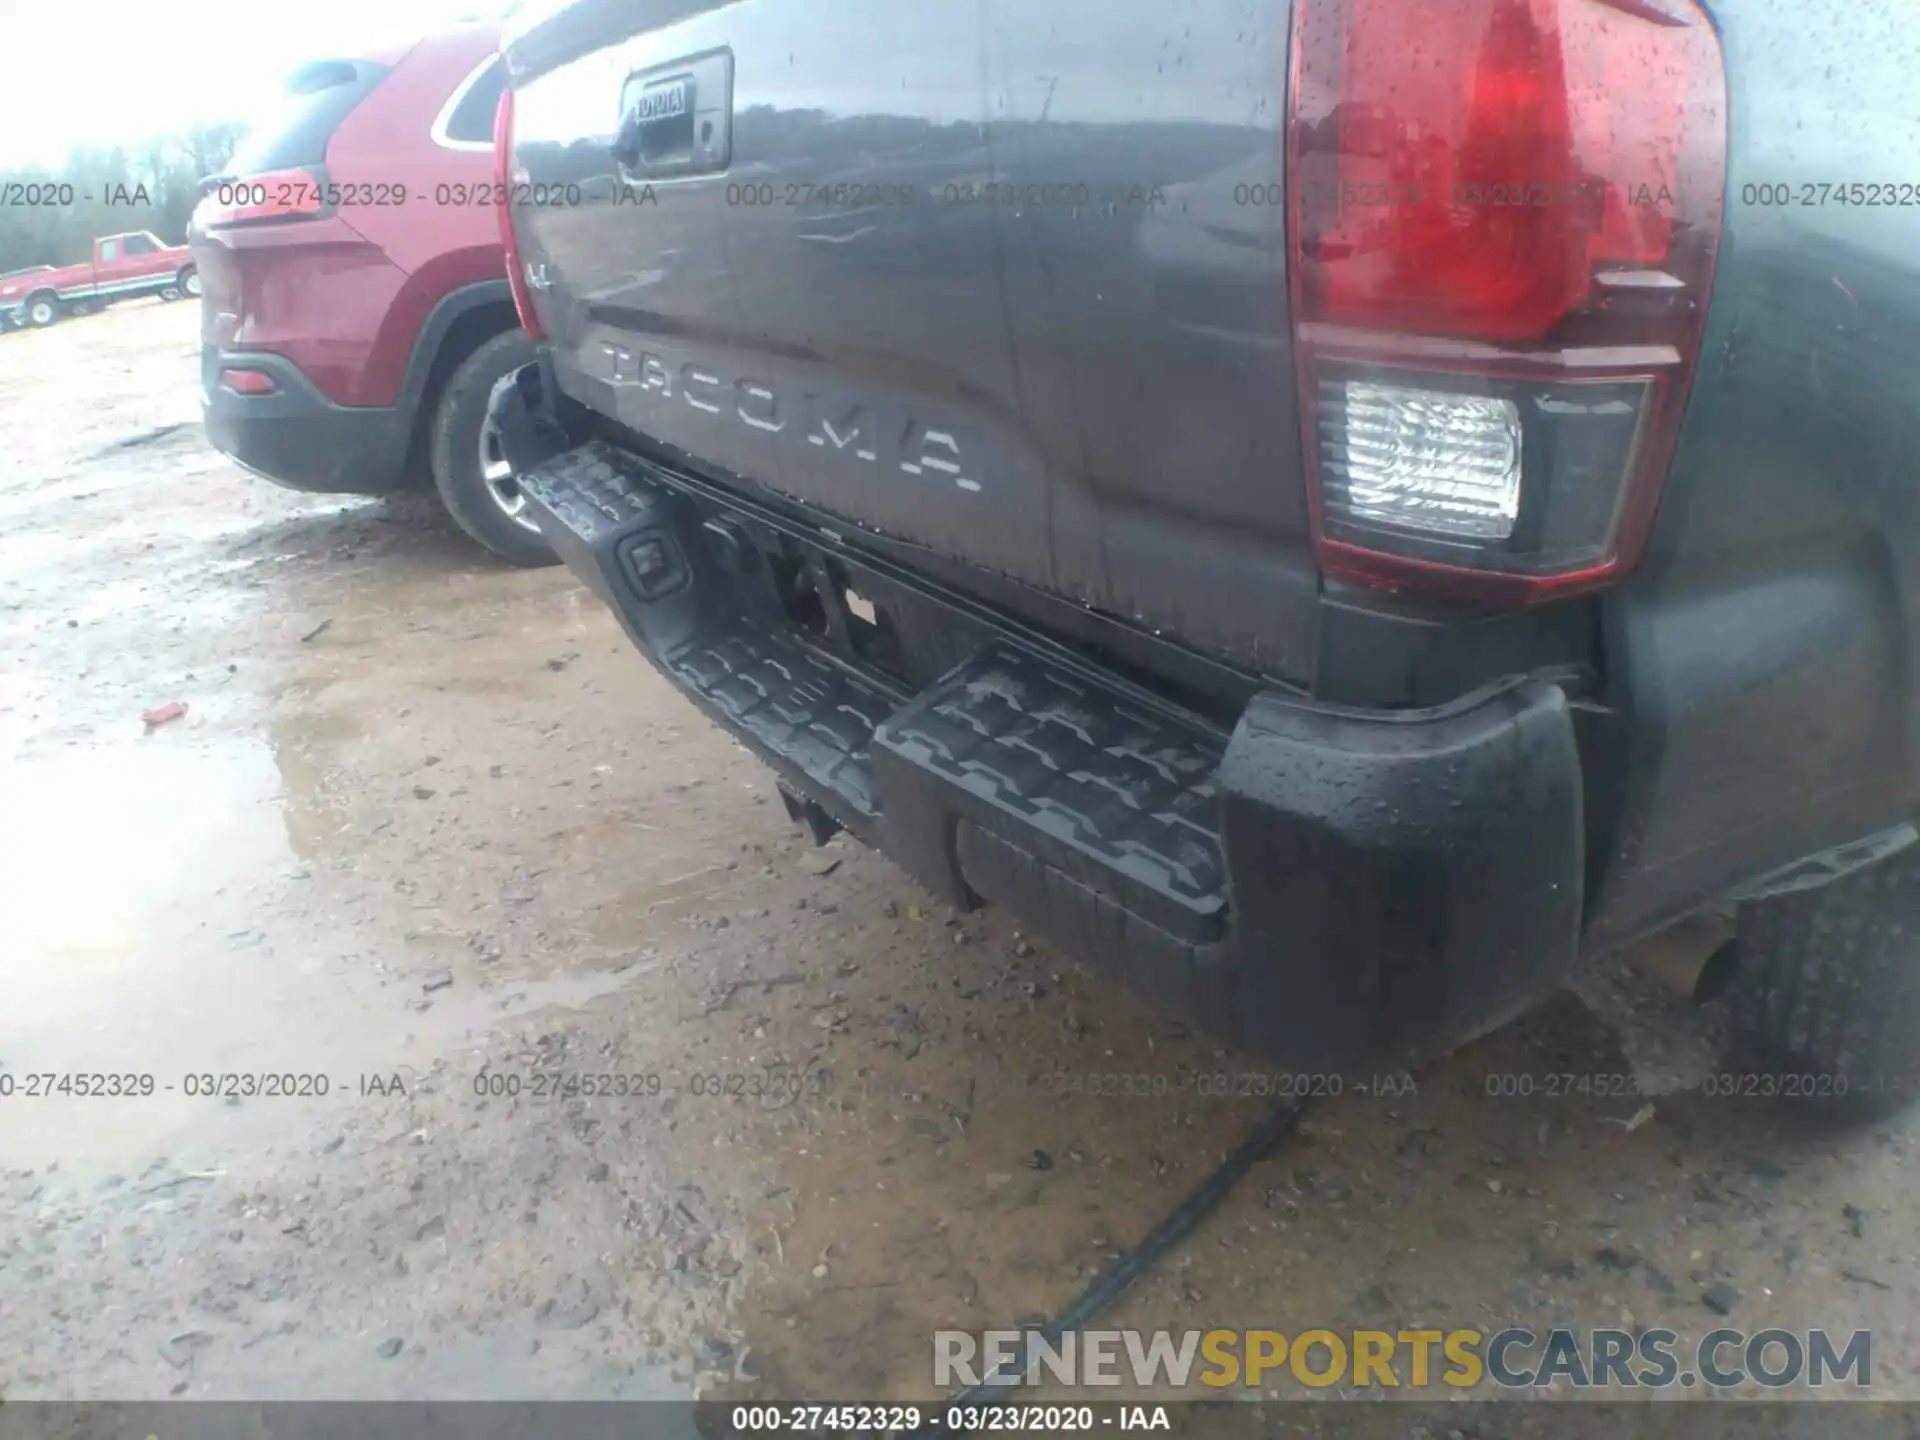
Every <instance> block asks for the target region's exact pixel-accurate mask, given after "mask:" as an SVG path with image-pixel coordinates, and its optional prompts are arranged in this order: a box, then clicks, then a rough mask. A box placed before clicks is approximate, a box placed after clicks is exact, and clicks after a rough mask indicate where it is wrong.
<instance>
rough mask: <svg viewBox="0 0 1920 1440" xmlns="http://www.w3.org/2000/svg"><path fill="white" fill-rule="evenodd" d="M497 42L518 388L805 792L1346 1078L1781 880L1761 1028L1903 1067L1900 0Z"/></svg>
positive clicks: (658, 605) (605, 593)
mask: <svg viewBox="0 0 1920 1440" xmlns="http://www.w3.org/2000/svg"><path fill="white" fill-rule="evenodd" d="M505 53H506V64H507V68H508V72H509V76H510V84H509V90H508V93H507V95H506V97H505V99H504V100H503V103H502V106H501V114H500V117H499V124H498V134H497V147H496V149H497V154H496V166H497V180H498V191H499V193H498V198H499V200H500V201H501V202H502V209H503V222H504V224H505V226H506V230H507V234H508V237H509V244H508V259H509V265H510V268H511V278H512V280H513V283H514V287H515V290H516V295H517V299H518V302H519V306H520V313H521V316H522V320H523V323H524V324H525V325H526V327H527V329H528V330H529V331H530V332H531V333H532V334H533V335H534V337H535V339H537V340H539V341H540V342H541V343H542V345H543V350H542V352H541V358H540V360H539V361H538V363H537V364H535V365H531V366H529V367H527V368H526V369H525V370H522V371H520V372H518V373H517V374H515V375H513V376H510V377H509V378H508V379H507V380H505V381H503V382H502V384H501V385H500V386H499V388H498V389H496V391H495V393H494V396H493V403H492V410H491V415H492V419H493V421H494V423H495V425H496V426H497V428H498V429H499V430H500V432H501V434H502V436H503V437H504V438H505V443H506V444H507V446H508V450H509V456H510V458H511V459H512V460H513V462H514V465H515V467H516V472H517V474H518V476H519V484H520V486H521V488H522V489H523V491H524V492H525V494H526V495H527V497H528V499H529V501H530V503H531V507H532V510H533V513H534V514H535V515H536V516H537V519H538V522H539V525H540V527H541V529H542V530H543V531H544V532H545V533H546V534H547V535H548V536H549V537H550V538H551V539H552V540H553V542H554V544H555V545H556V546H557V547H558V548H559V550H560V551H561V553H562V554H563V556H564V557H565V558H566V559H567V561H568V563H569V564H571V565H572V566H573V567H574V568H575V569H576V570H577V571H578V572H579V574H580V575H581V576H582V577H583V578H584V579H585V580H586V582H587V583H588V584H590V585H591V586H592V587H593V588H594V590H595V591H596V592H597V593H598V594H599V595H600V596H601V597H602V598H603V599H604V600H605V601H606V603H607V604H608V605H609V606H611V607H612V609H613V610H614V611H615V613H616V614H617V615H618V616H619V618H620V621H621V623H622V624H623V625H624V627H625V629H626V630H627V632H628V634H629V635H630V636H631V637H632V639H633V641H634V643H635V644H636V645H637V646H638V647H639V649H640V650H641V651H642V652H643V653H644V654H645V655H646V657H647V658H648V659H649V660H650V661H651V662H652V663H653V664H654V665H656V666H657V667H658V668H659V669H660V671H661V672H662V673H663V674H664V675H665V676H666V677H667V678H668V679H669V680H670V681H672V683H673V684H674V685H676V686H677V687H678V688H679V689H680V690H682V691H683V692H684V693H685V694H686V695H687V696H688V697H689V698H690V699H691V700H692V701H693V702H694V703H695V704H697V705H698V706H699V707H700V708H701V709H702V710H704V711H705V712H706V713H707V714H708V715H709V716H710V717H711V718H712V719H713V720H714V721H715V722H716V723H718V724H720V725H722V726H724V727H725V728H727V729H728V730H729V731H731V732H732V733H734V734H735V735H737V736H738V737H739V738H740V739H741V740H742V741H744V742H745V743H746V744H748V745H749V746H750V747H752V749H753V750H754V751H755V752H756V753H757V754H759V755H760V756H761V757H762V758H764V760H765V761H766V762H767V763H768V764H769V765H770V766H771V767H772V769H773V770H774V772H775V774H776V776H777V778H778V783H779V786H780V789H781V792H782V794H783V795H784V797H785V798H786V801H787V804H788V807H789V809H790V811H791V813H792V814H793V815H794V817H795V818H796V820H798V821H803V822H805V823H806V824H808V825H809V826H811V827H812V828H813V830H814V832H815V834H816V835H819V836H821V837H825V836H826V835H829V834H831V833H832V832H833V831H834V830H835V829H837V828H845V829H847V830H850V831H852V832H853V833H854V834H855V835H857V836H859V837H860V838H861V839H862V840H864V841H867V842H868V843H871V844H873V845H876V846H878V847H880V848H881V849H883V850H884V851H885V852H886V853H887V854H889V855H890V856H892V857H893V858H894V859H895V860H896V861H897V862H898V863H899V864H900V865H901V866H903V867H904V868H905V869H906V870H908V871H909V872H911V873H912V874H913V875H914V876H915V877H917V878H918V879H919V880H920V881H921V882H923V883H924V884H925V885H926V886H928V887H929V888H930V889H931V890H933V891H935V892H937V893H938V894H939V895H940V896H942V897H944V898H945V899H946V900H948V901H950V902H951V903H952V904H954V905H956V906H961V907H973V906H977V905H980V904H982V903H991V904H995V905H1000V906H1004V907H1006V908H1007V909H1008V910H1010V911H1012V912H1013V913H1014V914H1016V915H1017V916H1018V917H1019V918H1020V920H1021V922H1022V923H1023V924H1025V925H1027V926H1028V927H1030V928H1031V929H1032V930H1034V931H1036V932H1038V933H1040V934H1043V935H1046V936H1048V937H1050V938H1051V939H1052V940H1054V941H1055V942H1056V943H1058V944H1059V945H1060V946H1061V947H1063V948H1064V949H1066V950H1067V951H1069V952H1071V953H1073V954H1075V955H1078V956H1080V957H1084V958H1085V959H1087V960H1089V961H1091V962H1094V963H1097V964H1101V965H1104V966H1107V967H1109V968H1110V969H1111V971H1112V972H1113V973H1114V974H1115V975H1117V976H1119V977H1121V978H1123V979H1124V980H1125V981H1127V982H1129V983H1131V984H1132V985H1134V986H1136V987H1138V989H1139V990H1141V991H1142V992H1144V993H1145V994H1146V995H1148V996H1149V997H1151V998H1152V999H1153V1000H1154V1001H1155V1002H1156V1003H1159V1004H1163V1005H1165V1006H1167V1007H1169V1008H1174V1009H1178V1010H1180V1011H1182V1012H1184V1013H1186V1014H1189V1015H1191V1016H1193V1017H1195V1018H1196V1019H1198V1020H1199V1021H1200V1022H1201V1023H1202V1024H1204V1025H1206V1026H1209V1027H1211V1028H1213V1029H1214V1030H1216V1031H1217V1032H1219V1033H1220V1034H1221V1035H1223V1036H1226V1037H1229V1038H1230V1039H1231V1040H1232V1041H1233V1042H1235V1043H1237V1044H1239V1045H1241V1046H1245V1047H1247V1048H1249V1049H1250V1050H1253V1051H1256V1052H1260V1053H1262V1054H1265V1055H1267V1056H1270V1057H1273V1058H1274V1059H1276V1060H1277V1061H1280V1062H1282V1063H1285V1064H1288V1065H1292V1066H1297V1067H1300V1068H1301V1069H1302V1070H1328V1069H1331V1068H1335V1067H1342V1066H1348V1065H1356V1064H1360V1063H1363V1062H1369V1061H1371V1062H1377V1061H1379V1060H1381V1059H1383V1058H1385V1057H1389V1056H1391V1057H1403V1058H1404V1057H1410V1056H1419V1055H1425V1054H1432V1053H1435V1052H1437V1051H1439V1050H1441V1049H1443V1048H1445V1047H1448V1046H1451V1045H1453V1044H1456V1043H1458V1042H1460V1041H1462V1040H1464V1039H1466V1038H1468V1037H1470V1036H1472V1035H1474V1034H1477V1033H1480V1032H1482V1031H1485V1030H1486V1029H1488V1028H1490V1027H1492V1026H1494V1025H1496V1024H1498V1023H1500V1022H1501V1021H1503V1020H1505V1019H1507V1018H1508V1017H1511V1016H1513V1015H1515V1014H1517V1013H1519V1012H1520V1011H1522V1010H1523V1009H1525V1008H1526V1007H1527V1006H1529V1005H1531V1004H1533V1003H1534V1002H1536V1001H1537V1000H1539V999H1541V998H1542V997H1543V996H1545V995H1547V994H1548V993H1550V992H1551V991H1553V990H1554V989H1555V988H1556V987H1558V986H1560V985H1561V984H1562V983H1563V982H1565V981H1566V980H1567V979H1568V977H1569V976H1570V975H1572V974H1573V973H1575V972H1576V970H1577V969H1579V968H1580V967H1582V966H1585V965H1589V964H1593V963H1601V962H1604V961H1605V960H1606V959H1607V958H1608V957H1610V956H1613V955H1616V954H1617V953H1618V952H1620V950H1621V949H1622V947H1623V946H1625V945H1626V944H1627V943H1628V942H1630V941H1633V940H1636V939H1638V938H1641V937H1645V936H1648V935H1650V934H1652V933H1654V932H1656V931H1659V930H1661V929H1663V928H1664V927H1666V926H1668V925H1670V924H1672V923H1673V922H1675V921H1676V920H1679V919H1681V918H1683V917H1686V916H1689V915H1691V914H1694V913H1696V912H1700V911H1703V910H1722V911H1729V912H1733V911H1737V919H1738V939H1737V940H1735V941H1733V942H1732V943H1731V944H1730V945H1728V946H1727V947H1724V948H1723V949H1722V950H1721V952H1719V954H1718V955H1717V956H1716V959H1715V962H1714V965H1713V966H1712V967H1711V968H1712V970H1713V972H1714V975H1715V977H1716V978H1715V983H1717V984H1719V985H1722V986H1724V987H1725V990H1724V993H1725V994H1727V995H1728V996H1729V997H1730V1003H1731V1006H1732V1009H1733V1012H1734V1014H1735V1016H1736V1019H1737V1021H1738V1025H1739V1027H1740V1029H1741V1031H1742V1033H1743V1035H1744V1037H1745V1042H1746V1044H1745V1051H1746V1054H1747V1057H1748V1058H1749V1060H1750V1061H1751V1068H1750V1069H1749V1070H1747V1071H1745V1072H1743V1073H1746V1074H1748V1075H1750V1076H1754V1077H1758V1083H1759V1086H1760V1088H1761V1089H1762V1090H1763V1091H1764V1092H1765V1093H1777V1094H1781V1095H1790V1096H1803V1097H1806V1098H1810V1099H1815V1100H1829V1099H1832V1100H1843V1101H1845V1102H1847V1106H1848V1107H1853V1106H1858V1105H1864V1106H1866V1107H1867V1108H1870V1109H1882V1108H1885V1107H1887V1106H1890V1105H1893V1104H1897V1103H1898V1102H1900V1101H1902V1100H1905V1099H1907V1098H1908V1095H1909V1091H1910V1089H1911V1087H1912V1086H1913V1084H1914V1083H1915V1081H1916V1077H1920V979H1917V978H1916V977H1920V848H1910V847H1912V842H1913V841H1914V840H1915V838H1916V832H1915V828H1914V825H1913V815H1914V799H1915V793H1916V778H1917V776H1916V765H1917V764H1920V750H1917V749H1916V740H1920V735H1917V734H1916V724H1917V723H1920V709H1917V707H1916V688H1917V685H1920V679H1917V677H1920V668H1917V663H1920V655H1917V654H1916V643H1917V642H1920V623H1916V610H1917V609H1920V554H1917V553H1916V547H1920V516H1917V515H1916V513H1915V512H1916V507H1917V506H1920V380H1917V379H1916V377H1920V129H1916V127H1915V124H1914V118H1913V117H1914V116H1915V115H1916V114H1920V27H1916V26H1914V25H1913V24H1912V23H1911V20H1910V18H1909V17H1908V15H1907V14H1906V12H1905V7H1904V6H1903V5H1901V4H1897V3H1895V0H1866V3H1863V4H1857V5H1833V6H1798V5H1781V4H1778V3H1775V0H1293V3H1291V4H1289V3H1286V0H1274V3H1271V4H1264V5H1247V4H1243V3H1241V0H1189V3H1182V4H1167V3H1152V4H1143V3H1137V0H1028V3H1025V4H1021V5H997V4H989V3H987V0H942V3H938V4H935V3H931V0H831V3H827V0H739V3H731V4H717V3H702V0H687V3H677V0H676V3H671V4H648V3H641V0H574V3H570V4H558V5H555V4H549V5H546V6H544V7H541V8H540V9H539V10H538V11H537V13H534V14H530V15H528V16H527V17H525V18H524V19H522V20H521V21H520V22H519V23H518V25H517V28H514V29H513V31H512V33H511V34H510V36H509V40H508V42H507V45H506V51H505ZM1835 1108H1836V1109H1838V1108H1839V1107H1835Z"/></svg>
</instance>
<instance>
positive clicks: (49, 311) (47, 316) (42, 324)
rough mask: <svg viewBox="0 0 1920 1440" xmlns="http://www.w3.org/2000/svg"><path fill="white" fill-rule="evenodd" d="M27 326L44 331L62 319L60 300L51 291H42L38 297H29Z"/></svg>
mask: <svg viewBox="0 0 1920 1440" xmlns="http://www.w3.org/2000/svg"><path fill="white" fill-rule="evenodd" d="M26 316H27V324H29V325H31V326H32V327H33V328H34V329H36V330H44V329H46V328H47V327H48V326H49V325H51V324H53V323H54V321H56V320H58V319H59V318H60V300H59V297H58V296H56V295H55V294H54V293H53V292H52V291H51V290H42V291H41V292H40V293H39V294H37V295H29V296H28V297H27V307H26Z"/></svg>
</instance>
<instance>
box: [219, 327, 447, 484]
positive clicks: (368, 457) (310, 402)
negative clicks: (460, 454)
mask: <svg viewBox="0 0 1920 1440" xmlns="http://www.w3.org/2000/svg"><path fill="white" fill-rule="evenodd" d="M227 367H238V368H243V369H247V370H257V371H259V372H260V373H262V374H264V375H268V376H270V377H271V378H272V379H273V382H274V384H275V386H276V387H277V388H276V389H275V390H274V392H273V393H272V394H270V395H242V394H239V393H237V392H236V391H233V390H230V389H228V388H227V387H226V386H224V385H222V384H221V383H220V371H221V370H222V369H223V368H227ZM200 405H201V416H202V419H203V421H204V422H205V426H206V432H207V439H208V440H209V441H210V442H211V443H212V444H213V446H214V448H215V449H217V450H219V451H220V452H221V453H222V454H224V455H226V456H228V457H229V458H230V459H232V460H234V461H235V462H237V463H238V464H240V465H241V466H243V467H244V468H245V469H247V470H250V471H252V472H253V473H254V474H256V475H258V476H260V477H261V478H262V479H264V480H271V481H273V482H274V483H275V484H276V485H284V486H286V487H287V488H288V489H291V490H308V491H317V492H321V493H325V494H344V495H384V494H387V493H389V492H391V491H395V490H400V489H404V488H405V487H406V484H407V468H406V461H407V449H408V445H409V442H410V439H411V434H410V427H409V425H408V423H407V421H408V412H406V411H403V410H402V409H400V408H399V407H395V406H386V405H336V404H334V403H333V402H332V401H331V400H329V399H327V397H326V396H324V395H322V394H321V393H320V392H319V390H317V389H316V388H315V387H314V384H313V382H312V381H311V380H309V379H308V378H307V377H306V376H305V375H304V374H302V373H301V370H300V367H299V366H297V365H295V364H294V363H293V362H292V361H291V360H288V359H286V358H285V357H284V356H280V355H273V354H269V353H267V352H265V351H242V350H234V351H222V350H221V349H220V348H219V347H217V346H213V345H203V346H202V347H201V350H200Z"/></svg>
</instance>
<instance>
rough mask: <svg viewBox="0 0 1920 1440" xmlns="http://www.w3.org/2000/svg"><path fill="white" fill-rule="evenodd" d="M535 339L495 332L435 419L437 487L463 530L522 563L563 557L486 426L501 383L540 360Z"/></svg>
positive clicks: (466, 363) (456, 375) (462, 371)
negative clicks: (544, 531) (530, 508)
mask: <svg viewBox="0 0 1920 1440" xmlns="http://www.w3.org/2000/svg"><path fill="white" fill-rule="evenodd" d="M533 356H534V350H533V342H532V341H531V340H529V339H528V338H527V336H526V332H525V331H523V330H520V329H518V328H515V329H512V330H509V331H507V332H506V333H505V334H501V335H496V336H494V337H493V338H492V339H491V340H489V341H487V342H486V344H484V345H482V346H481V347H480V348H479V349H478V350H476V351H474V352H473V354H471V355H469V356H468V357H467V358H466V359H465V360H463V361H461V362H460V368H459V369H457V370H455V371H454V372H453V375H452V377H451V378H450V379H449V380H448V381H447V388H446V390H445V391H444V392H442V394H441V396H440V403H439V404H438V406H436V407H435V409H434V414H433V443H432V451H431V459H432V463H433V483H434V486H435V488H436V489H438V490H439V492H440V499H441V502H442V503H443V504H445V506H446V507H447V513H448V514H449V515H451V516H453V518H454V521H455V523H457V524H458V525H459V526H460V528H461V529H462V530H464V531H466V532H467V534H469V535H471V536H472V537H473V538H474V539H476V540H478V541H479V542H480V543H481V544H482V545H484V546H486V547H487V549H489V550H491V551H492V552H493V553H494V554H496V555H498V556H500V557H501V559H503V560H508V561H511V562H512V563H513V564H515V565H551V564H553V563H554V562H555V561H557V560H558V559H559V556H557V555H555V554H554V553H553V547H552V546H551V545H549V544H548V543H547V542H546V540H545V538H544V537H542V535H541V534H540V529H539V527H538V526H537V525H535V524H534V523H533V517H532V515H531V514H529V513H528V510H527V501H526V497H525V496H523V495H522V494H521V493H520V487H519V486H518V485H516V484H515V483H514V479H513V470H512V468H511V467H510V466H508V464H507V463H506V461H505V459H503V458H502V457H501V454H500V442H499V437H498V436H496V435H495V434H494V433H493V427H492V426H491V425H489V424H488V423H487V400H488V398H489V397H490V396H491V395H492V393H493V387H494V384H495V382H496V381H498V380H500V379H501V378H502V377H503V376H505V375H507V374H508V373H510V372H511V371H514V370H517V369H519V368H520V367H521V366H522V365H525V364H527V363H528V362H529V361H531V360H532V359H533Z"/></svg>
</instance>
